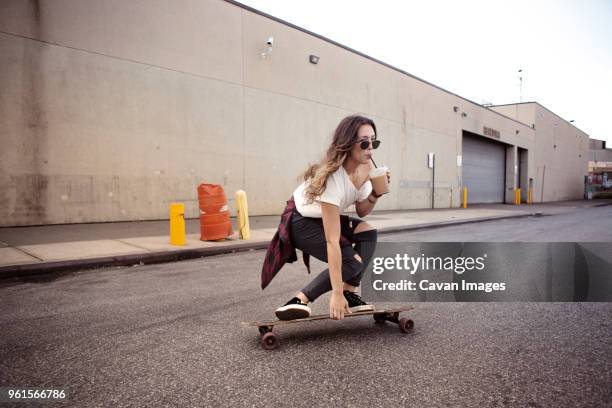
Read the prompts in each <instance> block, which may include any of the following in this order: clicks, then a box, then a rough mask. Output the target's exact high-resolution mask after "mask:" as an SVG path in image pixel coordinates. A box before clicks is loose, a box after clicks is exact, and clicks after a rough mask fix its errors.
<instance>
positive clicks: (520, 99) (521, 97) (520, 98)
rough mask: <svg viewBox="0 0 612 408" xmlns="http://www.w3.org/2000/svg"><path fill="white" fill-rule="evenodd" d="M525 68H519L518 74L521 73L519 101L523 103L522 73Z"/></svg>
mask: <svg viewBox="0 0 612 408" xmlns="http://www.w3.org/2000/svg"><path fill="white" fill-rule="evenodd" d="M522 72H523V70H522V69H519V70H518V74H519V103H521V102H522V101H523V74H522Z"/></svg>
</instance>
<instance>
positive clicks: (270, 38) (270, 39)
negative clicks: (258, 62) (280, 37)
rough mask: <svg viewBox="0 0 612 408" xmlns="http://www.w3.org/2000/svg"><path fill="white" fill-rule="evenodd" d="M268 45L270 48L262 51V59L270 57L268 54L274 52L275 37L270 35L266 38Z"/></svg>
mask: <svg viewBox="0 0 612 408" xmlns="http://www.w3.org/2000/svg"><path fill="white" fill-rule="evenodd" d="M266 45H267V46H268V49H267V50H266V51H264V52H262V53H261V58H262V59H266V58H268V55H270V54H272V47H274V37H272V36H270V37H268V39H267V40H266Z"/></svg>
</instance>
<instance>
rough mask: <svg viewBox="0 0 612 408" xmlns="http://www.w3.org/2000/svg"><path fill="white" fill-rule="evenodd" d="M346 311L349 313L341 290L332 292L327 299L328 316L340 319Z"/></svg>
mask: <svg viewBox="0 0 612 408" xmlns="http://www.w3.org/2000/svg"><path fill="white" fill-rule="evenodd" d="M346 313H351V311H350V310H349V307H348V302H347V301H346V298H345V297H344V295H343V294H342V292H335V291H334V292H332V295H331V298H330V299H329V318H330V319H333V320H342V319H344V315H345V314H346Z"/></svg>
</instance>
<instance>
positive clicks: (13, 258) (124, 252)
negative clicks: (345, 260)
mask: <svg viewBox="0 0 612 408" xmlns="http://www.w3.org/2000/svg"><path fill="white" fill-rule="evenodd" d="M602 205H612V199H607V200H593V201H586V200H581V201H563V202H554V203H545V204H533V205H521V206H514V205H506V204H490V205H472V206H470V207H468V208H467V209H463V208H458V209H436V210H431V209H430V210H407V211H381V212H374V213H372V214H371V215H369V216H367V217H365V220H366V221H368V222H369V223H371V224H373V225H375V226H376V228H377V229H378V230H379V233H383V234H384V233H389V232H397V231H406V230H414V229H423V228H435V227H441V226H448V225H453V224H464V223H472V222H483V221H490V220H498V219H504V218H514V217H525V216H530V215H555V214H562V213H567V212H571V211H574V210H576V209H577V208H585V207H596V206H602ZM279 220H280V215H275V216H258V217H250V219H249V222H250V226H251V239H250V240H240V239H239V238H238V236H237V234H236V233H235V234H234V235H233V236H231V237H229V238H228V239H226V240H224V241H221V242H204V241H200V234H199V220H197V219H195V220H187V221H186V231H187V242H186V245H184V246H172V245H170V243H169V234H168V230H169V222H168V221H167V220H164V221H138V222H118V223H98V224H72V225H47V226H35V227H8V228H0V278H3V277H12V276H19V275H25V274H35V273H47V272H55V271H70V270H78V269H87V268H97V267H103V266H120V265H134V264H144V263H158V262H172V261H177V260H181V259H189V258H197V257H202V256H209V255H217V254H221V253H228V252H235V251H245V250H252V249H264V248H266V247H267V245H268V243H269V241H270V240H271V239H272V237H273V236H274V233H275V232H276V227H277V226H278V223H279ZM232 222H233V223H234V230H235V219H232Z"/></svg>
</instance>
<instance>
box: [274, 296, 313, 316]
mask: <svg viewBox="0 0 612 408" xmlns="http://www.w3.org/2000/svg"><path fill="white" fill-rule="evenodd" d="M309 316H310V307H308V306H307V305H306V304H304V303H302V301H301V300H300V299H299V298H297V297H294V298H293V299H291V300H290V301H288V302H287V303H285V305H284V306H281V307H279V308H278V309H276V317H278V319H279V320H295V319H303V318H305V317H309Z"/></svg>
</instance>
